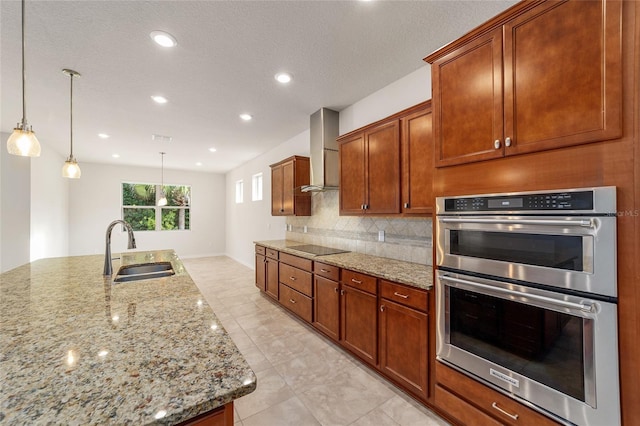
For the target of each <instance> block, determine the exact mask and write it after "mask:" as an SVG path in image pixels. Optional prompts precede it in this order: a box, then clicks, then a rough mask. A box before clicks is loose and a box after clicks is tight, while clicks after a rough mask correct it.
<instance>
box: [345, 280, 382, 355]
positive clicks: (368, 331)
mask: <svg viewBox="0 0 640 426" xmlns="http://www.w3.org/2000/svg"><path fill="white" fill-rule="evenodd" d="M342 277H343V280H342V283H341V284H342V286H341V290H340V343H341V344H342V345H343V346H344V347H346V348H347V349H349V350H350V351H351V352H352V353H354V354H355V355H356V356H358V357H360V358H361V359H362V360H364V361H365V362H367V363H369V364H371V365H373V366H374V367H375V366H377V364H378V298H377V291H376V290H377V289H376V284H375V282H376V278H374V277H371V276H368V275H364V274H360V273H357V272H353V271H347V270H343V271H342ZM371 282H373V283H374V284H373V288H372V287H371V285H370V283H371ZM355 286H357V287H355ZM372 290H373V291H372Z"/></svg>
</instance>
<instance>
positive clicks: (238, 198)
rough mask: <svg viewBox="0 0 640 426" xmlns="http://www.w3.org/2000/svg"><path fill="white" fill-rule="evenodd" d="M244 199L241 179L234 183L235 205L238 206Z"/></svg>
mask: <svg viewBox="0 0 640 426" xmlns="http://www.w3.org/2000/svg"><path fill="white" fill-rule="evenodd" d="M243 199H244V183H243V182H242V179H240V180H239V181H236V204H239V203H241V202H242V200H243Z"/></svg>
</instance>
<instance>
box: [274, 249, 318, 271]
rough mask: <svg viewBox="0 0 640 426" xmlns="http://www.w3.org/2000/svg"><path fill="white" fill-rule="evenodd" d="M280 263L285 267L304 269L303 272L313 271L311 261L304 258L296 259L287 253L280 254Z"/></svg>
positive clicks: (296, 257)
mask: <svg viewBox="0 0 640 426" xmlns="http://www.w3.org/2000/svg"><path fill="white" fill-rule="evenodd" d="M280 262H284V263H286V264H287V265H291V266H295V267H296V268H299V269H304V270H305V271H309V272H311V271H313V268H312V266H313V261H312V260H310V259H305V258H304V257H298V256H294V255H292V254H288V253H280Z"/></svg>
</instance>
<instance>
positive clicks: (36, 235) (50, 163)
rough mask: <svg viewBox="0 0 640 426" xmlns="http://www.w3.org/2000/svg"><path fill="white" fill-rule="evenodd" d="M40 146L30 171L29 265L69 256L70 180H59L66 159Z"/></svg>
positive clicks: (61, 178)
mask: <svg viewBox="0 0 640 426" xmlns="http://www.w3.org/2000/svg"><path fill="white" fill-rule="evenodd" d="M41 145H42V153H41V154H40V157H38V158H35V159H33V160H32V167H31V235H30V240H31V241H30V247H31V253H30V256H29V257H30V260H31V261H34V260H37V259H42V258H45V257H62V256H68V254H69V205H68V202H69V179H67V178H63V177H62V165H63V164H64V160H65V158H64V157H63V156H62V155H60V154H58V153H57V152H55V151H53V150H51V149H49V148H48V147H47V146H46V145H44V144H41ZM81 166H82V164H81Z"/></svg>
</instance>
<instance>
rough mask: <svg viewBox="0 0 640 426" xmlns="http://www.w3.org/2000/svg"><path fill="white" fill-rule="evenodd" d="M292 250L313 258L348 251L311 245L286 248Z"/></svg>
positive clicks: (346, 251)
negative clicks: (310, 255)
mask: <svg viewBox="0 0 640 426" xmlns="http://www.w3.org/2000/svg"><path fill="white" fill-rule="evenodd" d="M287 248H290V249H292V250H298V251H302V252H305V253H307V254H312V255H314V256H327V255H329V254H338V253H348V252H349V251H348V250H342V249H337V248H331V247H323V246H316V245H313V244H303V245H300V246H292V247H287Z"/></svg>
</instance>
